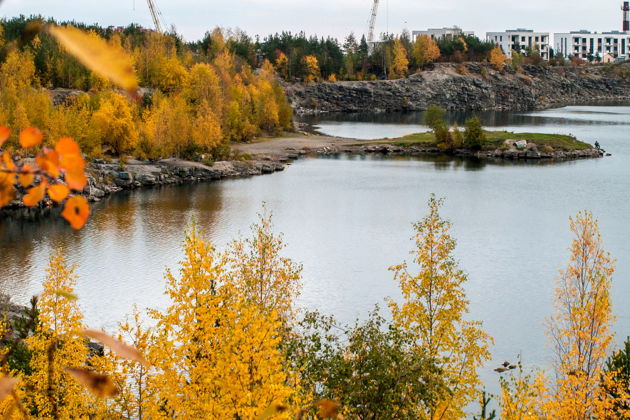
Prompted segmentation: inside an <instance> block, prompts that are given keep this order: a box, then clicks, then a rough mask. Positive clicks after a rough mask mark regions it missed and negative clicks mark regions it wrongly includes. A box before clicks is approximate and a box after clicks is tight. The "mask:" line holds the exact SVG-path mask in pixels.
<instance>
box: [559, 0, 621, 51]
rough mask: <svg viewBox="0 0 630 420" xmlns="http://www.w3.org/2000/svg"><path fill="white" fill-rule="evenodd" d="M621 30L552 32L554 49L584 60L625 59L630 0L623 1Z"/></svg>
mask: <svg viewBox="0 0 630 420" xmlns="http://www.w3.org/2000/svg"><path fill="white" fill-rule="evenodd" d="M621 10H622V13H623V21H622V31H610V32H602V33H597V32H591V31H587V30H581V31H573V32H564V33H556V34H554V36H553V38H554V51H555V52H556V54H562V55H563V56H565V57H579V58H582V59H585V60H598V61H608V60H610V57H612V58H613V59H614V60H625V59H628V57H629V55H630V2H628V1H624V2H623V6H622V7H621Z"/></svg>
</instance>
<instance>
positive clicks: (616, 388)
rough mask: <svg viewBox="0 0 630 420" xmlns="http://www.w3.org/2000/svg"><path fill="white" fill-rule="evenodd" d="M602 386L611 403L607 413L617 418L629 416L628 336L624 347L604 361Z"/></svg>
mask: <svg viewBox="0 0 630 420" xmlns="http://www.w3.org/2000/svg"><path fill="white" fill-rule="evenodd" d="M602 388H603V391H604V393H605V394H604V395H605V399H607V400H609V401H610V403H611V405H610V407H609V408H608V414H610V415H612V416H613V417H617V418H628V417H629V416H630V338H628V339H627V340H626V342H625V344H624V347H623V348H622V349H620V350H619V351H617V352H615V353H613V355H612V356H610V358H609V359H608V360H607V361H606V366H605V368H604V378H603V379H602Z"/></svg>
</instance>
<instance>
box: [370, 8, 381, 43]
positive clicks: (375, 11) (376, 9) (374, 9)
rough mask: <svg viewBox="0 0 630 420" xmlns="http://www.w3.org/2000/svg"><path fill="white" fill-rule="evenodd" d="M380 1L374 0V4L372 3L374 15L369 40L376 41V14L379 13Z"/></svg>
mask: <svg viewBox="0 0 630 420" xmlns="http://www.w3.org/2000/svg"><path fill="white" fill-rule="evenodd" d="M378 2H379V0H374V4H373V5H372V16H370V27H369V28H368V37H367V42H369V43H371V42H374V26H375V25H376V15H377V13H378Z"/></svg>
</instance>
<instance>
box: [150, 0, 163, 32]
mask: <svg viewBox="0 0 630 420" xmlns="http://www.w3.org/2000/svg"><path fill="white" fill-rule="evenodd" d="M147 4H148V5H149V10H150V11H151V17H152V18H153V24H154V25H155V30H156V31H158V32H159V33H163V32H164V31H163V29H162V22H161V20H160V17H161V16H162V12H160V9H158V8H157V5H156V4H155V2H154V1H153V0H147Z"/></svg>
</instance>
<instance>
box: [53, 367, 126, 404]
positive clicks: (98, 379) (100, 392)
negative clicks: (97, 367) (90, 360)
mask: <svg viewBox="0 0 630 420" xmlns="http://www.w3.org/2000/svg"><path fill="white" fill-rule="evenodd" d="M64 370H65V371H66V372H68V373H69V374H70V375H72V376H73V377H74V379H76V380H77V381H78V382H79V383H80V384H81V385H83V386H84V387H86V388H87V389H88V390H89V391H90V392H91V393H92V394H94V395H96V396H97V397H101V398H108V397H114V396H116V394H118V389H116V385H114V381H113V380H112V378H110V377H109V376H107V375H103V374H101V373H96V372H92V371H91V370H87V369H79V368H65V369H64Z"/></svg>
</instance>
